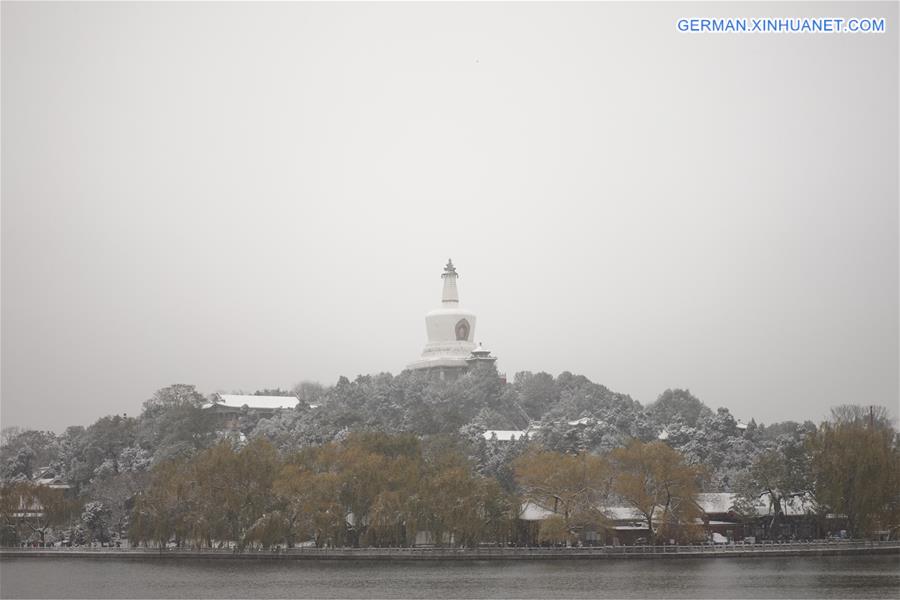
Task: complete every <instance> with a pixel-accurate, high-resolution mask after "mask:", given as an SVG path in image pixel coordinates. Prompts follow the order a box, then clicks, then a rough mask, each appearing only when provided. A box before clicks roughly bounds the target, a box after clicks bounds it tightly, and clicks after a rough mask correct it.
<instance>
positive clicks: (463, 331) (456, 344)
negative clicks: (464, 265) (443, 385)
mask: <svg viewBox="0 0 900 600" xmlns="http://www.w3.org/2000/svg"><path fill="white" fill-rule="evenodd" d="M458 277H459V276H458V275H457V273H456V267H454V266H453V261H452V260H448V261H447V266H445V267H444V273H443V274H442V275H441V278H442V279H443V280H444V291H443V294H442V295H441V307H440V308H437V309H435V310H432V311H431V312H429V313H428V314H426V315H425V331H426V333H427V334H428V343H427V344H425V350H423V351H422V356H421V358H420V359H419V360H417V361H415V362H413V363H411V364H410V365H409V366H408V367H407V368H408V369H413V370H418V369H431V370H434V371H435V372H436V373H438V374H439V375H440V376H441V377H445V376H447V375H450V376H453V375H456V374H458V373H460V372H462V371H465V370H466V368H467V367H468V365H467V363H466V361H467V360H469V359H471V358H472V351H473V350H475V342H474V341H473V340H474V338H475V315H474V314H473V313H470V312H469V311H467V310H463V309H462V308H460V306H459V292H458V291H457V287H456V280H457V278H458Z"/></svg>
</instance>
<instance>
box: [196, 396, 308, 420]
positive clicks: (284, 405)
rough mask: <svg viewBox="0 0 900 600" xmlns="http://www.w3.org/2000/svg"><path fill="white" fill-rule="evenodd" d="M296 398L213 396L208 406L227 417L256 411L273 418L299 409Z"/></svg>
mask: <svg viewBox="0 0 900 600" xmlns="http://www.w3.org/2000/svg"><path fill="white" fill-rule="evenodd" d="M298 402H299V401H298V400H297V398H296V396H248V395H244V394H213V397H212V402H210V403H208V404H207V405H206V408H207V409H209V410H210V411H212V412H214V413H216V414H219V415H226V416H237V415H240V414H241V413H243V412H245V411H255V412H257V413H258V414H260V415H261V416H265V417H271V416H272V415H274V414H275V413H276V412H278V411H282V410H294V409H295V408H297V403H298Z"/></svg>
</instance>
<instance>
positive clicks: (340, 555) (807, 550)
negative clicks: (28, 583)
mask: <svg viewBox="0 0 900 600" xmlns="http://www.w3.org/2000/svg"><path fill="white" fill-rule="evenodd" d="M891 554H896V555H900V541H893V542H835V543H808V544H802V543H798V544H755V545H740V544H737V545H730V546H718V547H717V546H589V547H582V548H292V549H289V550H282V551H280V552H272V551H262V552H256V551H245V552H233V551H231V550H180V549H169V550H162V551H160V550H157V549H153V548H127V549H123V548H118V549H113V548H75V549H70V548H0V560H3V559H8V558H86V559H95V560H98V559H125V560H159V559H174V560H178V559H182V558H184V559H213V560H241V559H251V560H313V561H322V560H325V561H448V560H459V561H519V560H606V559H612V560H616V559H653V558H663V559H676V558H753V557H764V556H770V557H785V556H848V555H891Z"/></svg>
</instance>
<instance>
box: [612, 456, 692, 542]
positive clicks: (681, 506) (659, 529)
mask: <svg viewBox="0 0 900 600" xmlns="http://www.w3.org/2000/svg"><path fill="white" fill-rule="evenodd" d="M609 457H610V461H611V463H612V465H613V469H614V479H613V489H614V491H615V493H616V495H617V496H618V497H619V498H620V499H621V500H622V501H624V502H625V503H626V504H628V505H629V506H631V507H632V508H634V509H635V510H636V511H637V512H638V513H640V514H641V516H643V517H644V519H645V520H646V521H647V526H648V527H649V530H650V531H649V533H650V538H651V541H652V542H653V543H656V540H657V538H663V539H665V538H667V537H675V538H679V539H684V538H686V539H691V538H693V537H695V536H696V535H698V533H699V532H698V531H695V530H696V528H697V521H698V519H699V517H700V509H699V507H698V506H697V502H696V499H697V493H698V492H699V491H700V481H701V477H702V470H701V469H700V468H698V467H694V466H691V465H688V464H687V463H685V461H684V457H683V456H682V455H681V453H680V452H678V451H677V450H673V449H672V448H670V447H669V446H667V445H666V444H664V443H663V442H659V441H655V442H650V443H643V442H640V441H638V440H633V441H632V442H631V443H629V444H628V446H626V447H625V448H617V449H615V450H613V451H612V452H610V455H609Z"/></svg>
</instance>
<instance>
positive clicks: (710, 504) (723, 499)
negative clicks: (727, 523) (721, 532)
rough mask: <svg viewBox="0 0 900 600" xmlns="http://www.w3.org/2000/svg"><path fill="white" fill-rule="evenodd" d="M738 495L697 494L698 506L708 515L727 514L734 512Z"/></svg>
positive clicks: (723, 493) (725, 493)
mask: <svg viewBox="0 0 900 600" xmlns="http://www.w3.org/2000/svg"><path fill="white" fill-rule="evenodd" d="M735 502H737V494H729V493H727V492H704V493H702V494H697V506H699V507H700V508H701V509H702V510H703V512H705V513H706V514H710V513H727V512H730V511H732V510H734V503H735Z"/></svg>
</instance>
